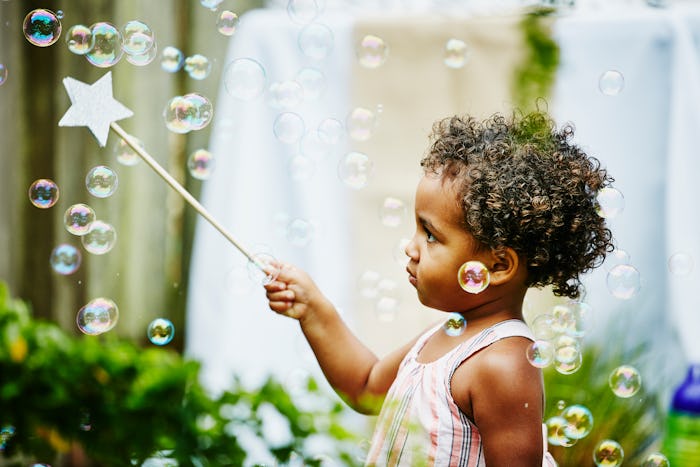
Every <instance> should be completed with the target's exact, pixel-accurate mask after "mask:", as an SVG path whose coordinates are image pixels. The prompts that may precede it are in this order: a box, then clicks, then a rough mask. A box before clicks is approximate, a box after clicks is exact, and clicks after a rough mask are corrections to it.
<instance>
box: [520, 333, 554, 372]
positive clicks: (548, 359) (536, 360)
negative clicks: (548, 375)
mask: <svg viewBox="0 0 700 467" xmlns="http://www.w3.org/2000/svg"><path fill="white" fill-rule="evenodd" d="M525 356H526V357H527V361H528V362H530V364H531V365H532V366H534V367H537V368H545V367H548V366H549V365H551V364H552V362H553V361H554V346H553V345H552V343H551V342H549V341H545V340H539V339H538V340H536V341H534V342H532V343H530V345H529V346H528V347H527V349H526V350H525Z"/></svg>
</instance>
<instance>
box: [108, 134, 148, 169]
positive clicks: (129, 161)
mask: <svg viewBox="0 0 700 467" xmlns="http://www.w3.org/2000/svg"><path fill="white" fill-rule="evenodd" d="M131 139H132V140H134V141H135V143H136V145H137V146H138V147H140V148H141V149H145V146H144V144H143V142H142V141H141V140H140V139H138V138H134V137H133V136H132V137H131ZM115 152H116V155H117V162H119V163H120V164H122V165H126V166H132V165H136V164H138V163H139V161H140V160H141V158H140V156H139V155H138V154H137V153H136V151H134V148H132V147H131V145H129V143H127V142H126V140H124V139H121V138H120V139H119V142H118V143H117V146H116V148H115Z"/></svg>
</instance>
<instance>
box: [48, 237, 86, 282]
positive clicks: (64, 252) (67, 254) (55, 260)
mask: <svg viewBox="0 0 700 467" xmlns="http://www.w3.org/2000/svg"><path fill="white" fill-rule="evenodd" d="M81 261H82V255H81V254H80V251H79V250H78V249H77V248H76V247H74V246H73V245H69V244H68V243H62V244H60V245H58V246H57V247H56V248H54V249H53V251H51V258H50V260H49V262H50V263H51V267H52V268H53V270H54V271H56V272H57V273H59V274H61V275H64V276H67V275H69V274H73V273H74V272H75V271H77V270H78V268H79V267H80V263H81Z"/></svg>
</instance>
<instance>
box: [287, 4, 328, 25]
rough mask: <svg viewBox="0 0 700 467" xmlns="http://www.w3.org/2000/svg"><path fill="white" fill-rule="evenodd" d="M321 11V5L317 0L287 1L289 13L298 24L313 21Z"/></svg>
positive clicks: (290, 17)
mask: <svg viewBox="0 0 700 467" xmlns="http://www.w3.org/2000/svg"><path fill="white" fill-rule="evenodd" d="M320 12H321V5H319V2H318V1H317V0H289V1H288V2H287V15H289V19H291V20H292V21H293V22H295V23H297V24H308V23H310V22H312V21H313V20H315V19H316V18H317V17H318V15H319V13H320Z"/></svg>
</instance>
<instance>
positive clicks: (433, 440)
mask: <svg viewBox="0 0 700 467" xmlns="http://www.w3.org/2000/svg"><path fill="white" fill-rule="evenodd" d="M441 327H442V323H441V324H439V325H437V326H435V327H434V328H432V329H431V330H429V331H428V332H426V333H425V334H423V335H422V336H421V337H420V338H419V339H418V341H417V342H416V343H415V345H414V346H413V347H412V348H411V350H409V352H408V353H407V354H406V356H405V357H404V359H403V361H402V362H401V364H400V366H399V370H398V374H397V375H396V379H395V380H394V383H393V384H392V385H391V387H390V388H389V391H388V393H387V396H386V399H385V400H384V405H383V406H382V409H381V411H380V413H379V417H378V419H377V425H376V427H375V430H374V434H373V435H372V441H371V445H370V450H369V453H368V454H367V459H366V463H365V465H366V466H368V467H377V466H410V467H419V466H438V467H443V466H450V467H451V466H459V467H477V466H479V467H481V466H485V465H486V463H485V460H484V453H483V449H482V445H481V435H480V434H479V429H478V428H477V427H476V425H474V424H473V423H472V422H471V420H469V418H467V416H466V415H465V414H464V413H463V412H462V411H461V410H460V409H459V407H458V406H457V404H456V403H455V401H454V400H453V398H452V394H451V391H450V381H451V379H452V375H453V374H454V372H455V370H456V369H457V367H458V366H459V365H460V364H461V363H462V362H464V361H465V360H466V359H467V358H469V357H470V356H471V355H473V354H474V353H476V352H477V351H479V350H481V349H483V348H484V347H486V346H488V345H490V344H492V343H494V342H496V341H498V340H500V339H503V338H506V337H512V336H520V337H525V338H527V339H530V340H534V338H533V336H532V333H531V332H530V329H529V328H528V327H527V325H526V324H525V323H524V322H522V321H519V320H507V321H502V322H500V323H497V324H495V325H493V326H491V327H490V328H487V329H484V330H483V331H481V332H480V333H479V334H477V335H475V336H473V337H471V338H470V339H468V340H466V341H464V342H462V343H461V344H459V345H458V346H456V347H455V348H454V349H452V350H450V351H449V352H447V353H446V354H445V355H443V356H442V357H440V358H439V359H437V360H435V361H433V362H429V363H421V362H418V361H417V356H418V353H419V352H420V350H421V349H422V348H423V345H425V342H426V341H427V340H428V338H429V337H430V336H431V335H432V334H433V333H434V332H437V331H438V330H439V329H440V328H441ZM543 445H544V449H543V452H544V453H545V454H544V458H543V461H542V465H543V466H545V467H555V466H556V465H557V463H556V462H555V461H554V458H553V457H552V456H551V454H550V453H548V452H547V434H546V428H545V426H544V425H543Z"/></svg>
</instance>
